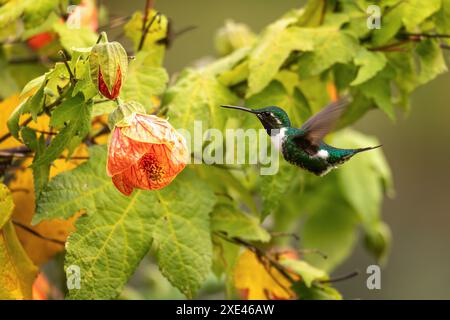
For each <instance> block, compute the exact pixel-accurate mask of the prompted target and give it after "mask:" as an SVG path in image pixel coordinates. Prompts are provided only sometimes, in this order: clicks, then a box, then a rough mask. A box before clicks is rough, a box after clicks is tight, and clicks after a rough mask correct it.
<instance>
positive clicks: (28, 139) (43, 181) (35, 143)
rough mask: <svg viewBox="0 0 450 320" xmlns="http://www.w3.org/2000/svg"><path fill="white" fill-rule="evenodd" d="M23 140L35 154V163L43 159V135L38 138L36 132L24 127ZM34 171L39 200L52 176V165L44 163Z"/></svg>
mask: <svg viewBox="0 0 450 320" xmlns="http://www.w3.org/2000/svg"><path fill="white" fill-rule="evenodd" d="M20 133H21V136H22V140H23V142H24V143H25V145H26V146H27V147H29V148H30V149H31V150H33V151H34V152H35V156H34V159H33V163H35V162H36V161H37V160H38V159H39V158H41V157H42V156H43V154H44V152H45V140H46V139H45V136H44V135H43V134H42V135H41V136H40V138H39V139H38V138H37V135H36V132H35V131H34V130H33V129H30V128H29V127H24V128H22V130H21V131H20ZM32 169H33V182H34V193H35V196H36V199H38V198H39V195H40V194H41V191H42V189H43V188H44V187H45V186H46V185H47V182H48V179H49V175H50V164H48V163H44V164H42V165H38V166H34V167H32Z"/></svg>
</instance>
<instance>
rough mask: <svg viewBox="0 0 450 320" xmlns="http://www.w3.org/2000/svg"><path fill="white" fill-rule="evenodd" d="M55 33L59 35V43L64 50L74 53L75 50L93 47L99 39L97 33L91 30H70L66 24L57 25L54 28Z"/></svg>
mask: <svg viewBox="0 0 450 320" xmlns="http://www.w3.org/2000/svg"><path fill="white" fill-rule="evenodd" d="M53 29H54V31H55V32H56V33H57V34H58V35H59V41H60V42H61V45H62V46H63V48H64V49H66V50H67V51H68V52H72V50H74V49H75V48H88V47H92V46H93V45H94V44H95V43H96V42H97V39H98V35H97V33H95V32H94V31H92V30H91V29H90V28H87V27H81V28H77V29H75V28H69V27H68V26H67V24H65V23H57V24H55V25H54V26H53Z"/></svg>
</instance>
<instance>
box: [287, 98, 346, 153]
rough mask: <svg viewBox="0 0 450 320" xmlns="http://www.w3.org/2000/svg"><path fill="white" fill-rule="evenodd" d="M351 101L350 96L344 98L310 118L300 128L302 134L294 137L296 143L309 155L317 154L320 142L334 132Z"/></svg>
mask: <svg viewBox="0 0 450 320" xmlns="http://www.w3.org/2000/svg"><path fill="white" fill-rule="evenodd" d="M349 101H350V99H349V97H348V96H345V97H342V98H341V99H339V100H337V101H335V102H332V103H330V104H329V105H328V106H326V107H325V108H324V109H322V110H321V111H320V112H318V113H316V114H315V115H314V116H312V117H311V118H309V119H308V120H307V121H306V122H305V123H304V124H303V125H302V127H301V128H300V130H301V133H299V134H298V135H296V136H294V141H295V142H296V143H297V144H298V145H299V147H301V148H302V149H304V150H306V151H307V152H308V153H309V154H315V153H316V152H317V150H318V149H319V145H320V142H321V141H322V140H323V138H324V137H325V136H326V135H327V134H328V133H329V132H330V131H331V130H333V128H334V126H335V125H336V123H337V121H338V120H339V117H340V116H341V114H342V111H343V110H344V107H345V106H346V105H347V104H348V103H349Z"/></svg>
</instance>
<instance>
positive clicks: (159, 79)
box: [121, 52, 169, 107]
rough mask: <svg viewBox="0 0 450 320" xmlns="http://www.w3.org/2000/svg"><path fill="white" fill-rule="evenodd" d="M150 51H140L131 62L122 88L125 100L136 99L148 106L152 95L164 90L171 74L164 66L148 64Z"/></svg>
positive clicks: (122, 95)
mask: <svg viewBox="0 0 450 320" xmlns="http://www.w3.org/2000/svg"><path fill="white" fill-rule="evenodd" d="M148 56H149V54H148V52H139V53H138V54H137V55H136V58H135V59H134V60H133V61H131V62H130V65H129V68H128V73H127V78H126V80H125V83H124V85H123V88H122V90H121V97H122V98H123V99H124V100H135V101H137V102H140V103H141V104H142V105H144V106H146V107H148V105H149V103H150V101H151V100H150V99H151V97H152V96H156V95H160V94H162V93H163V92H164V90H165V89H166V86H167V82H168V81H169V75H168V74H167V72H166V70H165V69H164V68H162V67H155V66H151V65H150V66H149V65H147V64H146V59H147V57H148Z"/></svg>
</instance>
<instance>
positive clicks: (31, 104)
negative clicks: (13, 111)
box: [22, 82, 46, 121]
mask: <svg viewBox="0 0 450 320" xmlns="http://www.w3.org/2000/svg"><path fill="white" fill-rule="evenodd" d="M45 86H46V82H43V83H42V85H41V86H40V87H39V89H38V90H37V91H36V93H35V94H34V95H33V96H32V97H31V98H30V99H28V100H27V102H26V105H25V106H24V107H23V109H22V114H24V113H31V116H32V117H33V120H34V121H36V120H37V116H38V114H39V113H41V112H42V110H43V109H44V97H45V95H44V88H45Z"/></svg>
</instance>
